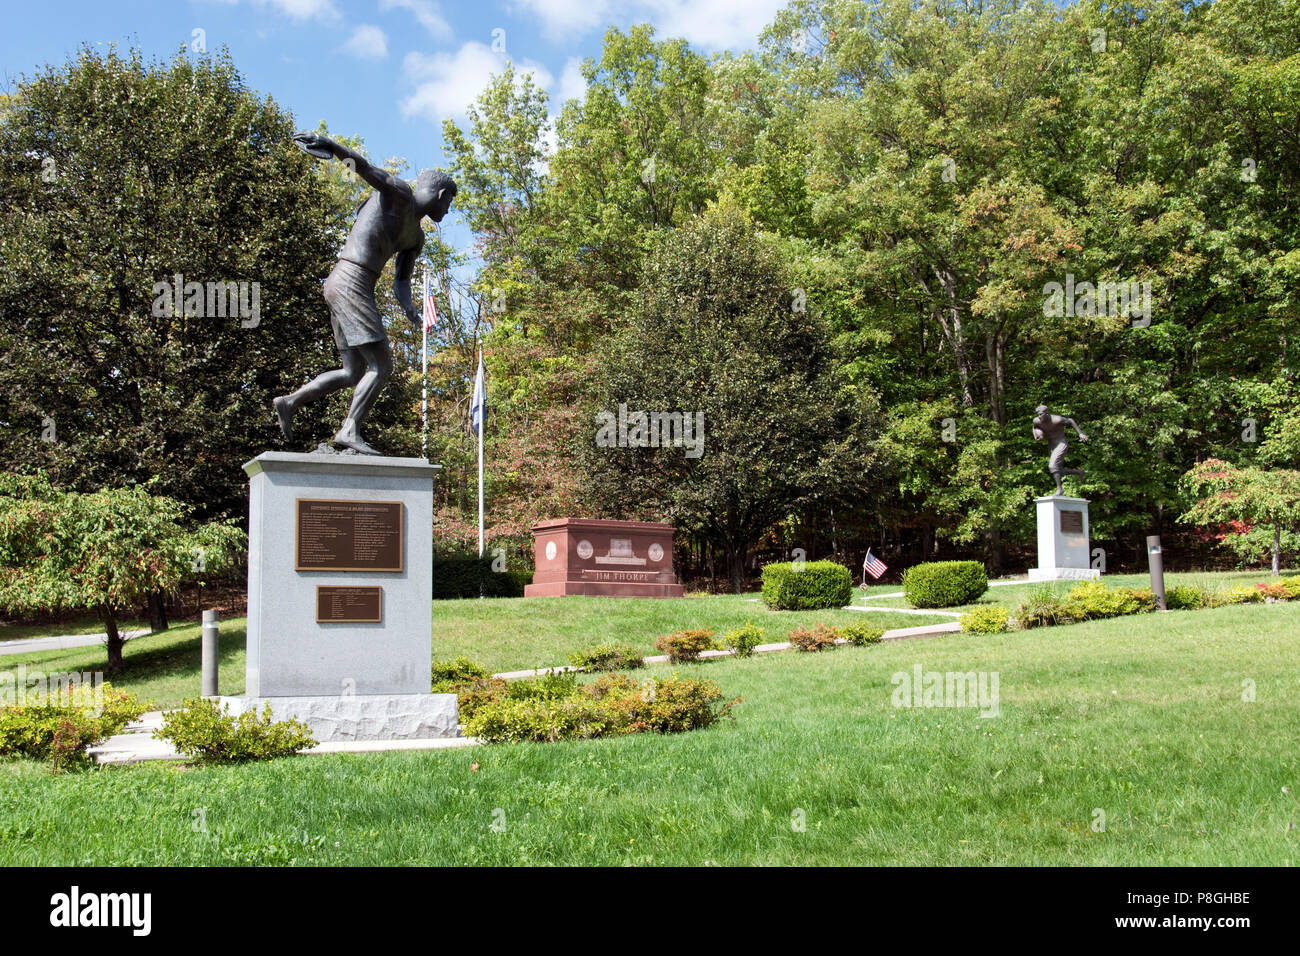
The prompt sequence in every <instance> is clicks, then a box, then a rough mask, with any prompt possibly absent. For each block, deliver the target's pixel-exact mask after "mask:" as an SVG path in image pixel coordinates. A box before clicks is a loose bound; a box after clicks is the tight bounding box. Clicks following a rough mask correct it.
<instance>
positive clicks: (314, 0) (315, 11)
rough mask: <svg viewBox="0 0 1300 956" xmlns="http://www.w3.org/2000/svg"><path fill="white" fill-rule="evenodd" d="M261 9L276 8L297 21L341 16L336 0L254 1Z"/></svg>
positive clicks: (330, 18) (331, 18)
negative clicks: (335, 3)
mask: <svg viewBox="0 0 1300 956" xmlns="http://www.w3.org/2000/svg"><path fill="white" fill-rule="evenodd" d="M254 2H255V3H256V4H257V5H258V6H259V7H274V8H275V9H277V10H279V11H280V12H281V13H283V14H284V15H285V16H287V17H292V18H293V19H295V20H333V19H335V18H336V17H337V16H338V15H339V11H338V7H336V6H334V0H254Z"/></svg>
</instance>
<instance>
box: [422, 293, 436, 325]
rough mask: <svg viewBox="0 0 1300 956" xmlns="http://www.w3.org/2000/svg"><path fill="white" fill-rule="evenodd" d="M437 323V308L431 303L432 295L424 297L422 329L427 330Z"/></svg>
mask: <svg viewBox="0 0 1300 956" xmlns="http://www.w3.org/2000/svg"><path fill="white" fill-rule="evenodd" d="M437 324H438V309H437V307H436V306H435V305H434V304H433V296H431V295H426V296H425V297H424V331H426V332H428V331H429V330H430V329H432V328H433V327H434V326H435V325H437Z"/></svg>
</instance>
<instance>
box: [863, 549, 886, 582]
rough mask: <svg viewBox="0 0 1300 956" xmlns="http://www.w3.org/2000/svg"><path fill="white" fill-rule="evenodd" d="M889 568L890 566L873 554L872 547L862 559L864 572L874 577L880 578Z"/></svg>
mask: <svg viewBox="0 0 1300 956" xmlns="http://www.w3.org/2000/svg"><path fill="white" fill-rule="evenodd" d="M888 570H889V568H888V566H887V565H886V564H885V562H884V561H881V560H880V559H879V558H877V557H875V556H874V555H872V553H871V549H870V548H868V549H867V556H866V557H865V558H863V559H862V573H863V574H869V575H871V576H872V577H873V578H877V579H879V578H880V576H881V575H882V574H884V573H885V572H886V571H888Z"/></svg>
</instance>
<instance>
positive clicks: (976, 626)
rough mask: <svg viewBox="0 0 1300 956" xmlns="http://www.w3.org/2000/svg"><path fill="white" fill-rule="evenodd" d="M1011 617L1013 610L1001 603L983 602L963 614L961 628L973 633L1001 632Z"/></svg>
mask: <svg viewBox="0 0 1300 956" xmlns="http://www.w3.org/2000/svg"><path fill="white" fill-rule="evenodd" d="M1010 618H1011V611H1010V610H1008V609H1007V608H1005V607H1003V606H1002V605H1001V604H981V605H979V607H973V608H971V609H970V610H969V611H967V612H966V613H965V614H963V615H962V616H961V629H962V630H963V631H969V632H970V633H972V634H1001V633H1002V632H1003V631H1005V630H1006V629H1007V625H1008V624H1009V622H1010Z"/></svg>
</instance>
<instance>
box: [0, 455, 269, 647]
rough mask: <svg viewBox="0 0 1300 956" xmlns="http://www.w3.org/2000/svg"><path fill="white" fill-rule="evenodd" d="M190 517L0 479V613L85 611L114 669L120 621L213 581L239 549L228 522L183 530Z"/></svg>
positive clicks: (142, 495) (40, 483) (119, 491)
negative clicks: (163, 595)
mask: <svg viewBox="0 0 1300 956" xmlns="http://www.w3.org/2000/svg"><path fill="white" fill-rule="evenodd" d="M191 511H192V509H191V508H189V507H188V506H186V505H184V504H182V503H181V502H179V501H175V500H173V499H171V498H165V497H160V496H154V495H151V494H149V493H148V492H147V491H146V490H145V489H144V488H142V487H140V486H138V485H137V486H133V487H128V488H112V489H105V490H102V491H97V492H93V493H88V494H83V493H78V492H73V491H62V490H60V489H58V488H55V487H54V486H53V485H51V484H50V482H49V479H48V478H47V477H46V476H45V475H43V474H37V475H34V476H20V475H10V474H0V607H4V608H6V609H8V610H11V611H17V612H23V611H58V610H64V609H68V608H89V609H91V610H93V611H95V612H96V613H98V614H99V616H100V619H101V620H102V621H103V622H104V630H105V632H106V634H107V644H108V666H107V669H108V670H109V671H110V672H111V671H117V670H120V669H121V668H122V645H123V644H124V643H125V642H124V640H123V638H122V635H121V634H120V633H119V631H118V629H117V622H118V619H119V618H120V617H121V615H122V612H123V611H125V610H127V609H129V608H131V607H135V606H139V605H140V604H141V603H142V602H143V601H145V600H146V598H147V597H148V595H149V594H151V593H154V592H159V591H170V590H172V589H173V588H175V587H176V586H177V585H179V584H180V583H181V582H182V581H184V580H188V579H190V578H192V577H195V578H199V579H200V580H201V579H202V577H203V576H204V575H206V574H219V573H221V572H222V571H223V570H225V569H227V568H230V567H232V566H234V565H235V564H236V562H237V561H238V560H239V558H240V557H241V555H242V552H243V551H244V550H245V548H246V537H245V535H244V532H243V531H241V530H239V529H238V528H236V527H235V526H234V525H233V523H231V522H209V523H206V524H202V525H199V526H198V527H187V524H188V519H189V515H190V512H191Z"/></svg>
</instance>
